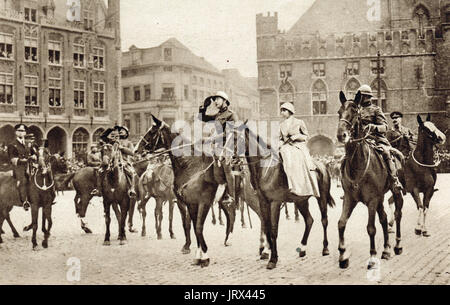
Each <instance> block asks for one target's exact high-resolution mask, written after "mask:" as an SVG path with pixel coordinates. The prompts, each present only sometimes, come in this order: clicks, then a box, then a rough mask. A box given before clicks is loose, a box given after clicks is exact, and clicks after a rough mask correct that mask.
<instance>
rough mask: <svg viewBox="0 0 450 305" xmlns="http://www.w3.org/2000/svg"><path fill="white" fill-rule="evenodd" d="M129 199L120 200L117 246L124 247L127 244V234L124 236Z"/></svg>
mask: <svg viewBox="0 0 450 305" xmlns="http://www.w3.org/2000/svg"><path fill="white" fill-rule="evenodd" d="M130 200H131V199H130V198H129V197H127V196H124V198H123V199H122V202H121V204H120V223H119V227H120V230H119V232H120V235H119V240H120V242H119V245H121V246H122V245H125V244H126V243H127V242H126V240H127V234H126V230H125V228H126V226H127V215H128V210H129V207H130Z"/></svg>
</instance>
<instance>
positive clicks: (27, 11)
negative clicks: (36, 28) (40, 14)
mask: <svg viewBox="0 0 450 305" xmlns="http://www.w3.org/2000/svg"><path fill="white" fill-rule="evenodd" d="M24 15H25V20H26V21H29V22H37V11H36V9H34V8H28V7H26V8H24Z"/></svg>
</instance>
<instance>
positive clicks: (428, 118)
mask: <svg viewBox="0 0 450 305" xmlns="http://www.w3.org/2000/svg"><path fill="white" fill-rule="evenodd" d="M427 121H428V122H429V121H431V114H430V113H428V114H427Z"/></svg>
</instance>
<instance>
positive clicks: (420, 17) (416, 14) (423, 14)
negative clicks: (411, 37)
mask: <svg viewBox="0 0 450 305" xmlns="http://www.w3.org/2000/svg"><path fill="white" fill-rule="evenodd" d="M412 22H413V25H414V27H415V28H417V29H418V36H419V39H424V38H425V27H427V26H429V25H430V10H429V9H428V7H427V6H426V5H425V4H423V3H418V4H417V5H416V7H415V8H414V10H413V14H412Z"/></svg>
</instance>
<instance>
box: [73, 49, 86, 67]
mask: <svg viewBox="0 0 450 305" xmlns="http://www.w3.org/2000/svg"><path fill="white" fill-rule="evenodd" d="M73 66H74V67H84V45H82V44H73Z"/></svg>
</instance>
